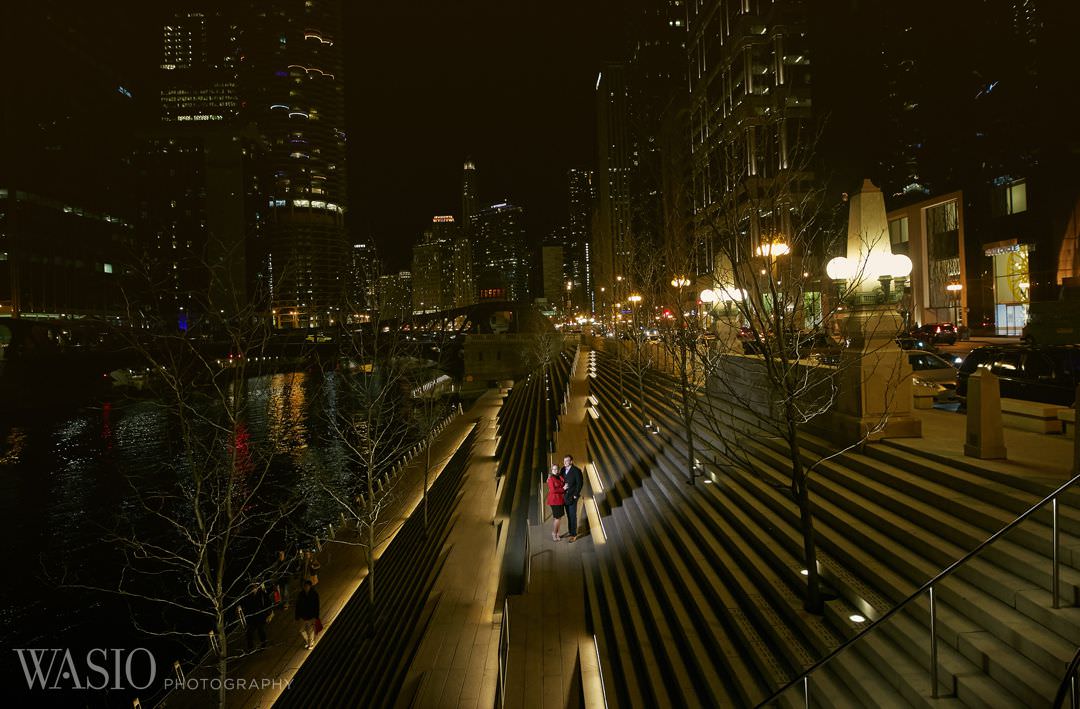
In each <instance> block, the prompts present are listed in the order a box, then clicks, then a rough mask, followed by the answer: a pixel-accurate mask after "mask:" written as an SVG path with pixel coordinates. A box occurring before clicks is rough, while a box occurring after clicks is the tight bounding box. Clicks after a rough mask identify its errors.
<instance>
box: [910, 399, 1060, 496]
mask: <svg viewBox="0 0 1080 709" xmlns="http://www.w3.org/2000/svg"><path fill="white" fill-rule="evenodd" d="M912 413H913V414H914V415H915V416H916V417H917V418H919V419H921V420H922V438H896V439H893V442H894V443H897V444H899V445H902V446H905V447H908V448H911V449H913V450H916V451H925V452H927V453H932V454H935V455H939V456H943V457H946V458H952V459H956V460H957V461H958V462H961V463H963V462H966V463H968V464H972V465H978V466H980V467H982V468H986V469H988V470H993V471H995V472H1001V473H1007V474H1009V475H1015V476H1016V477H1020V478H1029V479H1031V480H1035V481H1037V482H1040V483H1045V484H1046V485H1047V486H1048V487H1050V486H1056V485H1060V484H1061V483H1063V482H1065V481H1066V480H1068V479H1069V478H1070V477H1072V475H1074V474H1075V473H1070V472H1069V471H1070V470H1072V467H1073V446H1074V441H1073V439H1071V438H1066V437H1065V436H1063V435H1061V434H1052V433H1032V432H1030V431H1021V430H1018V429H1014V428H1005V450H1006V454H1007V456H1008V457H1007V458H1006V459H1004V460H980V459H978V458H971V457H967V456H965V455H964V440H965V438H966V433H967V429H966V427H967V416H965V415H963V414H959V413H954V412H949V411H939V410H937V409H930V410H914V411H912Z"/></svg>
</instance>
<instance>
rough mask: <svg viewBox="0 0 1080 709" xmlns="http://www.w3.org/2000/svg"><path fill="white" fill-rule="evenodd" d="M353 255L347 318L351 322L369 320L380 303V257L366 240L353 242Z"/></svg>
mask: <svg viewBox="0 0 1080 709" xmlns="http://www.w3.org/2000/svg"><path fill="white" fill-rule="evenodd" d="M351 256H352V258H351V261H350V271H351V273H350V283H349V299H348V304H347V310H348V317H347V319H348V320H349V321H351V322H368V321H369V320H370V319H371V313H372V311H374V310H375V309H376V307H377V305H378V301H377V299H376V290H377V287H378V283H377V281H378V275H377V274H378V273H379V264H378V259H377V258H376V256H375V250H374V249H373V248H371V247H370V246H368V244H367V243H365V242H361V243H356V244H353V245H352V252H351Z"/></svg>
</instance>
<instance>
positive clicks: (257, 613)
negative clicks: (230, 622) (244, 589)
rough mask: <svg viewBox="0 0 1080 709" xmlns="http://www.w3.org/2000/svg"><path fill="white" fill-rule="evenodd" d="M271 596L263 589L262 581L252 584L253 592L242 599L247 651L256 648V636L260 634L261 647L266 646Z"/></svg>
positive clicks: (241, 605) (241, 606)
mask: <svg viewBox="0 0 1080 709" xmlns="http://www.w3.org/2000/svg"><path fill="white" fill-rule="evenodd" d="M270 607H271V603H270V596H268V595H267V593H266V591H264V590H263V587H262V584H261V583H254V584H252V585H251V593H249V594H248V595H246V596H244V598H243V599H242V600H241V601H240V608H241V610H243V612H244V622H245V624H246V629H247V633H246V636H247V637H246V639H247V651H248V652H251V651H252V650H254V649H255V636H256V635H258V636H259V647H266V622H267V620H268V619H269V617H270Z"/></svg>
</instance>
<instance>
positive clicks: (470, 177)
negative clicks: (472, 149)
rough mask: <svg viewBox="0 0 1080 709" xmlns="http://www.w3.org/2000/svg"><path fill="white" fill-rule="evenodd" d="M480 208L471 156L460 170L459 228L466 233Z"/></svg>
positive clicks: (474, 164) (474, 168) (474, 167)
mask: <svg viewBox="0 0 1080 709" xmlns="http://www.w3.org/2000/svg"><path fill="white" fill-rule="evenodd" d="M479 208H480V200H479V197H478V196H477V188H476V163H474V162H473V161H472V158H466V159H465V165H464V167H463V168H462V170H461V228H462V230H463V231H464V232H465V234H466V235H468V234H469V232H470V231H471V229H472V220H473V217H475V216H476V213H477V211H478V210H479Z"/></svg>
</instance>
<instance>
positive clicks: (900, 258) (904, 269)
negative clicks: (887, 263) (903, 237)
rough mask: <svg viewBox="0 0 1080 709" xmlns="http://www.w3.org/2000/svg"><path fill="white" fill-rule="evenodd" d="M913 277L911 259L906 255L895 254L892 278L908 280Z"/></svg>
mask: <svg viewBox="0 0 1080 709" xmlns="http://www.w3.org/2000/svg"><path fill="white" fill-rule="evenodd" d="M910 275H911V259H910V258H908V257H907V256H905V255H904V254H893V257H892V277H893V278H907V277H908V276H910Z"/></svg>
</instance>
